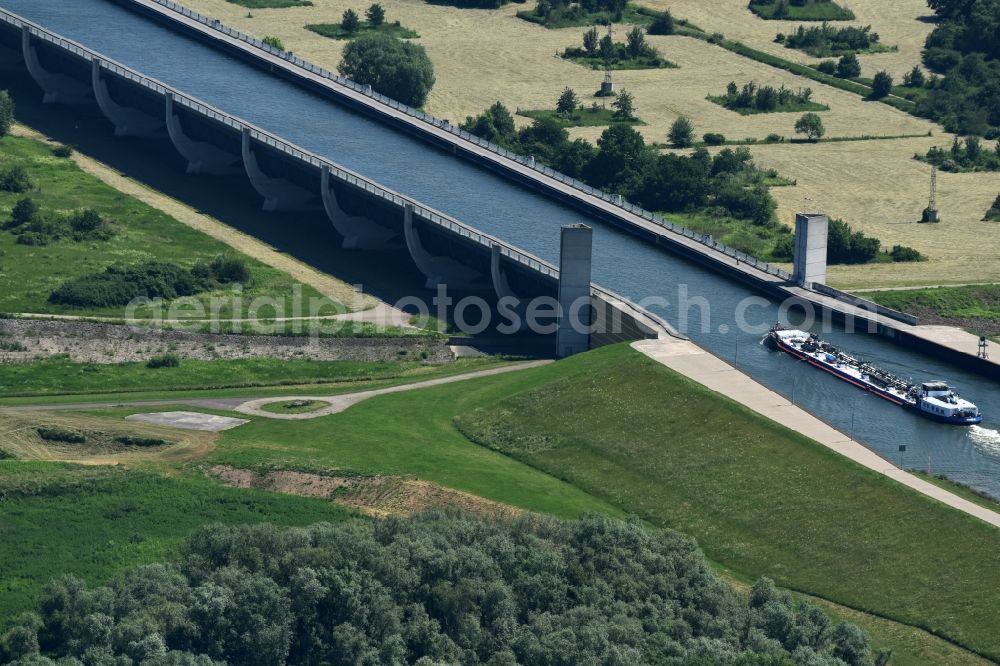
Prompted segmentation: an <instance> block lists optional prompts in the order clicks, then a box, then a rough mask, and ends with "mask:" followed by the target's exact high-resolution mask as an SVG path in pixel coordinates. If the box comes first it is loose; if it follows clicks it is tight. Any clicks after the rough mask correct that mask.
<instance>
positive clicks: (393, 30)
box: [306, 21, 420, 39]
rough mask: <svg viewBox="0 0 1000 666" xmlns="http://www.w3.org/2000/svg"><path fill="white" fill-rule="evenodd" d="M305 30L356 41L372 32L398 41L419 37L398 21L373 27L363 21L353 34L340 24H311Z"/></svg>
mask: <svg viewBox="0 0 1000 666" xmlns="http://www.w3.org/2000/svg"><path fill="white" fill-rule="evenodd" d="M306 30H311V31H313V32H315V33H316V34H317V35H322V36H324V37H329V38H330V39H357V38H358V37H360V36H361V35H367V34H369V33H373V32H383V33H385V34H387V35H392V36H393V37H398V38H399V39H416V38H417V37H420V35H418V34H417V31H416V30H411V29H409V28H407V27H405V26H402V25H400V24H399V21H395V22H393V23H383V24H382V25H379V26H374V25H372V24H371V23H368V22H367V21H363V22H362V23H361V25H359V26H358V29H357V30H355V31H354V32H347V31H346V30H344V27H343V26H342V25H341V24H340V23H311V24H309V25H307V26H306Z"/></svg>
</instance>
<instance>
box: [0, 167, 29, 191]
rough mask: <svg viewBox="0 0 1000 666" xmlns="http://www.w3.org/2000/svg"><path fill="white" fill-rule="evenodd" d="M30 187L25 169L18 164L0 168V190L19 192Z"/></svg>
mask: <svg viewBox="0 0 1000 666" xmlns="http://www.w3.org/2000/svg"><path fill="white" fill-rule="evenodd" d="M31 188H32V183H31V178H30V177H29V176H28V172H27V170H25V168H24V167H23V166H21V165H20V164H15V165H13V166H10V167H7V168H6V169H2V170H0V192H13V193H15V194H20V193H22V192H27V191H28V190H30V189H31Z"/></svg>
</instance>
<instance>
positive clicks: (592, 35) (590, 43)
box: [583, 28, 600, 56]
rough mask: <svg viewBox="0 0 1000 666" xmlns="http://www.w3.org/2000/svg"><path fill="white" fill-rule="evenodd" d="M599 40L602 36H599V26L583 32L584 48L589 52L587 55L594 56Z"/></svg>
mask: <svg viewBox="0 0 1000 666" xmlns="http://www.w3.org/2000/svg"><path fill="white" fill-rule="evenodd" d="M598 40H600V37H598V36H597V28H591V29H590V30H588V31H587V32H585V33H583V50H584V51H586V52H587V55H589V56H593V55H595V54H596V53H597V42H598Z"/></svg>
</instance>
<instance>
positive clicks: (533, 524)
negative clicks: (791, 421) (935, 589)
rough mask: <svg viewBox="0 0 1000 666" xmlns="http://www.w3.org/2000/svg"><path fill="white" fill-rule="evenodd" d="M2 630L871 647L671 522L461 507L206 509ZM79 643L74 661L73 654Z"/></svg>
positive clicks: (147, 642)
mask: <svg viewBox="0 0 1000 666" xmlns="http://www.w3.org/2000/svg"><path fill="white" fill-rule="evenodd" d="M39 611H40V614H39V615H29V616H27V617H25V618H23V619H22V621H21V622H20V623H19V625H18V626H16V627H15V628H13V629H11V630H10V631H8V632H7V634H6V635H5V636H4V640H3V645H4V649H5V650H6V652H7V657H8V659H21V661H19V662H18V661H15V662H14V663H19V664H24V665H27V664H38V665H44V664H53V663H55V662H53V661H50V660H49V659H47V658H46V657H41V656H39V655H38V653H39V652H41V653H42V654H44V655H50V656H52V657H64V656H66V657H70V660H68V661H64V662H63V661H61V662H60V663H67V664H80V663H87V664H97V663H101V664H105V663H106V664H111V663H114V664H122V665H123V666H125V665H129V664H143V665H144V666H158V665H167V664H171V665H174V664H176V665H181V664H183V665H192V666H193V665H199V666H200V665H204V666H210V665H212V664H217V663H220V662H223V661H225V662H227V663H229V664H240V665H244V666H253V665H261V666H264V665H271V664H275V665H277V664H286V663H287V664H338V665H339V664H371V665H375V664H419V665H421V666H435V665H443V664H488V665H490V666H508V665H510V666H513V665H515V664H529V665H532V666H547V665H552V666H557V665H559V666H561V665H566V666H569V665H590V664H592V665H595V666H596V665H598V664H609V665H617V664H620V665H622V666H624V665H626V664H628V665H632V664H636V665H639V664H663V665H669V664H677V665H680V664H718V663H732V664H769V665H770V664H774V665H779V664H788V665H791V664H793V663H794V664H810V665H815V666H843V665H844V664H849V665H852V666H855V665H857V666H860V665H866V664H871V663H872V661H873V660H872V656H871V653H870V648H869V645H868V640H867V637H866V636H865V635H864V634H863V633H862V632H861V631H860V630H859V629H857V628H856V627H855V626H853V625H850V624H838V625H834V624H833V623H832V622H831V621H830V619H829V618H827V617H826V616H825V615H824V614H823V613H822V612H821V611H820V610H819V609H817V608H815V607H813V606H810V605H808V604H805V603H802V602H796V601H793V599H792V598H791V595H789V594H787V593H784V592H780V591H778V590H776V589H775V588H774V586H773V584H772V583H770V582H769V581H767V580H763V581H760V582H758V583H757V584H756V585H754V587H753V590H752V592H751V593H750V594H749V595H748V596H744V595H740V594H738V593H736V592H735V591H734V590H732V589H731V588H729V587H728V586H727V585H725V584H724V583H723V582H722V581H721V580H720V579H719V578H717V577H716V576H715V575H714V574H713V573H712V571H711V570H710V569H709V567H708V565H707V563H706V561H705V559H704V557H703V556H702V555H701V553H700V552H699V551H698V549H697V547H696V546H695V544H694V543H693V542H692V541H691V540H689V539H687V538H686V537H683V536H681V535H679V534H677V533H674V532H669V531H659V530H647V529H644V528H642V527H640V526H638V525H636V524H631V523H623V522H620V521H615V520H612V519H609V518H603V517H591V518H586V519H583V520H579V521H574V522H562V521H558V520H555V519H547V518H540V517H527V518H523V519H521V520H518V521H510V522H500V521H492V522H491V521H484V520H481V519H474V518H470V517H465V516H462V515H458V514H441V513H434V514H424V515H421V516H417V517H415V518H412V519H389V520H385V521H350V522H346V523H342V524H338V525H328V524H321V525H314V526H312V527H309V528H303V529H280V528H276V527H273V526H268V525H258V526H252V527H246V526H244V527H224V526H212V527H207V528H203V529H201V530H200V531H198V532H197V533H196V534H195V535H194V536H192V537H191V539H190V540H189V541H188V543H187V545H186V547H185V549H184V553H183V557H182V559H181V561H180V562H179V563H178V564H177V566H163V565H151V566H145V567H139V568H136V569H133V570H131V571H128V572H126V573H125V574H123V575H121V576H120V577H118V578H117V579H115V580H114V581H112V582H111V583H110V584H109V585H108V586H106V587H101V588H96V589H88V588H87V586H86V585H85V584H84V583H83V582H82V581H80V580H78V579H76V578H73V577H70V576H67V577H63V578H61V579H58V580H55V581H53V582H51V583H50V584H49V585H48V586H47V587H46V589H45V590H44V592H43V594H42V598H41V601H40V604H39ZM78 660H79V661H78Z"/></svg>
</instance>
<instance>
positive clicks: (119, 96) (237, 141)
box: [0, 9, 670, 355]
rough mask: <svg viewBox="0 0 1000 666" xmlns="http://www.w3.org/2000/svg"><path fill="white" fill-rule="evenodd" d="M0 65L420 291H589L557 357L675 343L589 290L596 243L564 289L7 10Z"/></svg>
mask: <svg viewBox="0 0 1000 666" xmlns="http://www.w3.org/2000/svg"><path fill="white" fill-rule="evenodd" d="M0 64H3V65H5V66H8V67H9V66H18V65H20V66H23V67H24V68H25V69H26V70H27V71H28V73H29V74H30V75H31V77H32V79H34V81H35V82H36V83H37V84H38V86H39V87H40V88H41V89H42V92H43V95H44V101H46V102H54V103H62V104H73V105H79V104H96V105H97V106H98V107H99V108H100V110H101V112H102V113H103V114H104V115H105V116H106V117H107V119H108V120H109V121H110V122H111V124H112V125H113V126H114V134H115V135H116V136H123V137H162V138H164V139H169V141H170V142H171V143H172V144H173V146H174V148H175V149H176V150H177V152H178V153H179V154H180V155H181V156H182V157H183V158H184V159H185V160H186V161H187V163H188V166H187V171H188V172H189V173H192V174H200V173H208V174H220V175H225V174H237V173H243V174H245V175H246V177H247V179H248V180H249V182H250V184H251V185H252V186H253V188H254V190H256V192H257V193H258V194H259V195H260V197H261V199H262V201H263V204H262V206H263V209H264V210H267V211H301V210H315V211H317V212H324V213H325V214H326V215H327V217H328V218H329V220H330V222H331V224H332V226H333V228H334V229H335V230H336V231H337V232H338V234H339V235H340V236H342V237H343V246H344V247H345V248H351V249H358V250H371V249H386V248H394V247H395V248H404V247H405V248H406V249H407V250H408V252H409V255H410V257H411V259H412V261H413V263H414V264H415V265H416V267H417V268H418V269H419V270H420V271H421V272H422V273H423V274H424V276H425V277H426V282H425V284H424V285H422V286H423V287H426V288H431V289H433V288H436V287H438V286H439V285H447V286H448V287H449V288H450V289H453V290H455V291H460V292H484V291H488V292H491V293H492V296H493V297H494V298H495V299H497V300H499V299H502V298H507V299H516V300H519V301H521V300H524V299H528V298H531V297H534V296H548V297H550V298H551V299H552V300H553V302H555V301H557V300H558V301H559V302H560V304H562V303H563V302H565V303H566V308H564V309H565V310H568V304H569V302H570V301H569V300H565V301H564V299H563V298H560V297H561V296H563V295H564V293H565V294H572V295H573V296H574V297H579V296H580V295H581V293H582V294H586V293H588V292H589V294H590V307H589V308H588V311H587V312H585V313H583V314H582V315H580V316H579V317H578V318H579V319H580V323H581V324H583V325H588V326H589V327H591V328H592V330H593V333H592V334H590V335H584V336H583V337H582V338H581V337H580V336H579V335H576V336H575V337H574V336H573V332H572V331H570V330H564V328H566V327H564V326H560V327H558V332H557V334H556V338H557V340H556V350H557V353H558V355H569V354H571V353H576V352H578V351H582V350H584V349H586V348H587V347H588V346H600V345H603V344H608V343H611V342H618V341H624V340H631V339H637V338H648V337H657V336H660V335H664V334H667V333H669V332H670V327H669V326H668V325H667V324H666V323H665V322H664V321H662V320H661V319H660V318H659V317H657V316H656V315H653V314H652V313H649V312H647V311H645V310H643V309H641V308H639V307H638V306H636V305H635V304H633V303H631V302H629V301H628V300H627V299H625V298H623V297H620V296H618V295H616V294H614V293H612V292H610V291H608V290H606V289H604V288H602V287H600V286H599V285H595V284H591V283H590V281H589V275H590V268H589V261H590V254H589V252H590V245H589V242H588V243H587V244H586V250H587V251H586V253H581V252H580V250H579V249H580V245H579V243H576V244H571V245H572V247H573V248H574V251H572V252H569V253H567V254H565V255H564V257H563V261H562V263H563V265H564V266H568V267H569V273H571V274H572V275H573V276H574V280H573V283H572V284H571V285H570V286H569V288H568V289H562V288H560V268H559V267H556V266H554V265H553V264H551V263H548V262H546V261H543V260H542V259H539V258H538V257H535V256H533V255H531V254H528V253H527V252H524V251H522V250H520V249H519V248H517V247H514V246H513V245H510V244H508V243H506V242H504V241H502V240H501V239H499V238H496V237H493V236H490V235H488V234H485V233H483V232H481V231H479V230H477V229H474V228H472V227H470V226H468V225H466V224H464V223H462V222H460V221H459V220H456V219H454V218H451V217H449V216H448V215H445V214H444V213H441V212H439V211H436V210H433V209H431V208H429V207H427V206H425V205H423V204H421V203H420V202H419V201H416V200H414V199H411V198H409V197H407V196H404V195H402V194H399V193H397V192H394V191H392V190H389V189H388V188H385V187H383V186H381V185H379V184H378V183H375V182H373V181H371V180H370V179H368V178H365V177H364V176H362V175H360V174H357V173H354V172H352V171H349V170H347V169H345V168H343V167H341V166H340V165H338V164H336V163H334V162H332V161H330V160H327V159H325V158H322V157H320V156H318V155H315V154H313V153H310V152H308V151H306V150H303V149H302V148H299V147H297V146H295V145H293V144H291V143H289V142H287V141H285V140H283V139H281V138H280V137H277V136H275V135H273V134H271V133H269V132H267V131H265V130H263V129H261V128H259V127H256V126H254V125H251V124H250V123H247V122H246V121H244V120H241V119H240V118H237V117H235V116H232V115H230V114H228V113H225V112H223V111H221V110H219V109H216V108H214V107H211V106H209V105H207V104H204V103H203V102H201V101H199V100H197V99H195V98H193V97H191V96H189V95H186V94H185V93H183V92H181V91H179V90H176V89H173V88H171V87H169V86H166V85H164V84H163V83H161V82H159V81H156V80H154V79H152V78H149V77H146V76H144V75H143V74H141V73H140V72H137V71H135V70H133V69H131V68H129V67H126V66H124V65H122V64H120V63H117V62H115V61H113V60H111V59H109V58H106V57H104V56H102V55H101V54H99V53H97V52H95V51H93V50H91V49H88V48H86V47H84V46H82V45H80V44H77V43H75V42H72V41H70V40H67V39H65V38H63V37H61V36H59V35H57V34H55V33H52V32H51V31H49V30H47V29H45V28H43V27H42V26H39V25H36V24H34V23H32V22H30V21H27V20H25V19H23V18H20V17H18V16H16V15H15V14H12V13H11V12H8V11H6V10H2V9H0ZM580 231H581V230H572V231H571V233H570V235H569V236H570V237H574V235H575V237H577V238H578V237H579V235H580V233H579V232H580ZM587 231H589V230H587ZM564 240H565V239H564ZM581 275H584V276H586V282H585V283H583V285H582V287H583V291H582V292H581V284H580V280H579V277H580V276H581ZM588 285H589V286H588ZM517 309H518V308H517V307H515V311H516V310H517ZM522 314H523V309H522Z"/></svg>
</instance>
